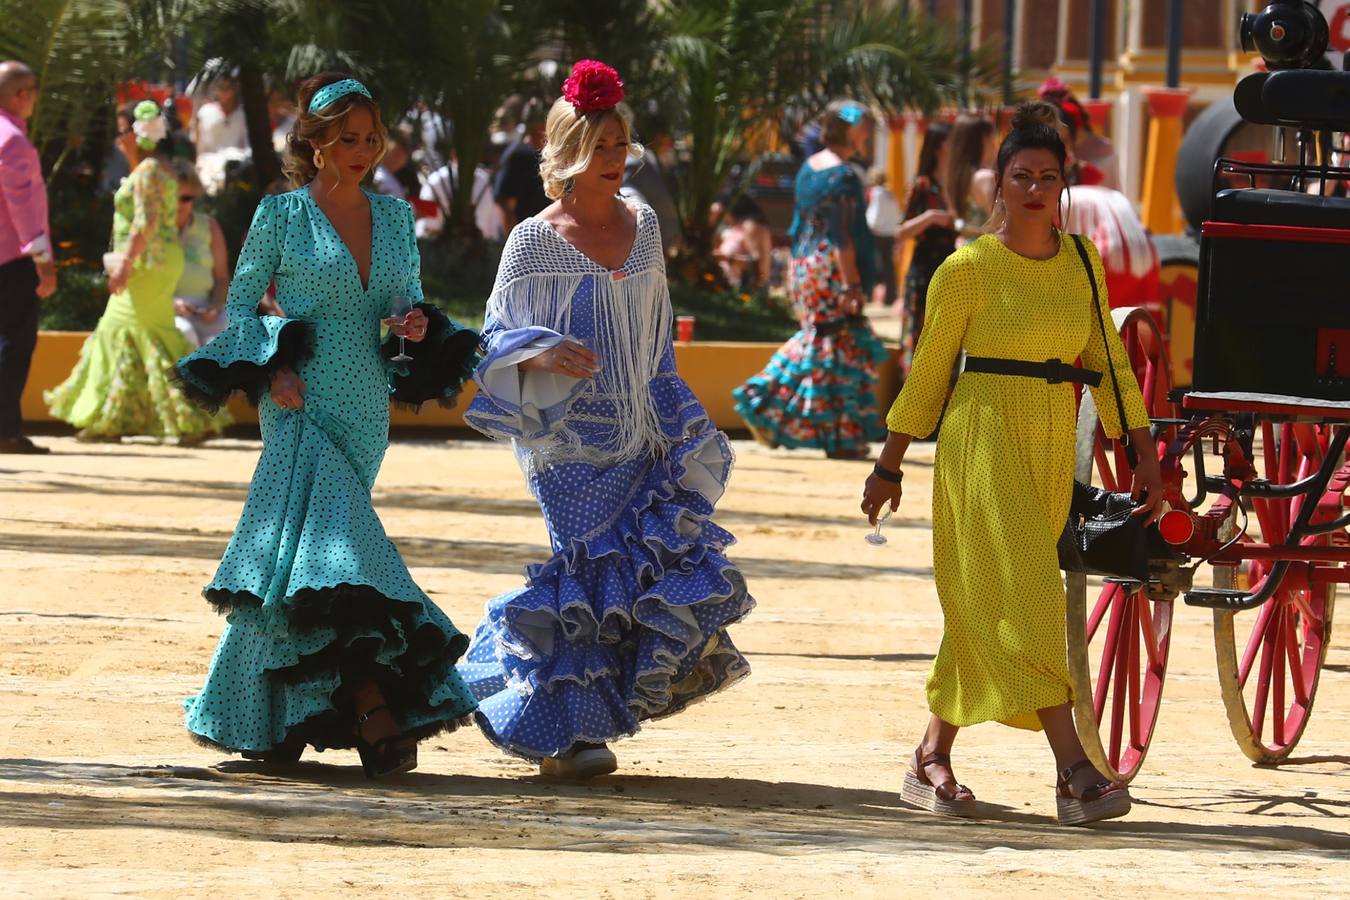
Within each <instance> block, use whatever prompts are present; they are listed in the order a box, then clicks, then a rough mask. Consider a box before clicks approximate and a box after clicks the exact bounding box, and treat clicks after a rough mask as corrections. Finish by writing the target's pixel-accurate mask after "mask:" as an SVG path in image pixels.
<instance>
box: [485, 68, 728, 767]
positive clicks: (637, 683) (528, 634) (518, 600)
mask: <svg viewBox="0 0 1350 900" xmlns="http://www.w3.org/2000/svg"><path fill="white" fill-rule="evenodd" d="M621 98H622V83H621V82H619V81H618V78H617V74H615V73H614V70H613V69H610V68H609V67H608V66H603V65H602V64H599V63H594V62H588V61H583V62H581V63H578V64H577V66H575V67H574V68H573V70H572V76H571V77H570V78H569V79H568V83H567V85H566V86H565V88H564V95H563V98H562V99H560V100H558V101H557V103H555V104H554V106H553V109H552V111H551V112H550V114H549V118H548V138H547V143H546V145H545V148H544V152H543V161H542V164H541V166H540V170H541V171H540V174H541V175H542V177H543V180H544V186H545V189H546V190H547V192H548V193H549V196H550V197H552V198H554V199H555V200H557V201H558V202H556V203H554V204H553V205H551V206H550V207H548V208H547V209H545V210H544V211H543V212H542V213H540V214H539V215H538V216H534V217H531V218H528V219H525V220H524V221H522V222H521V223H520V224H519V225H517V226H516V228H515V229H514V230H513V231H512V232H511V236H510V239H509V240H508V241H507V245H506V249H505V251H504V253H503V257H502V262H501V267H500V269H499V270H498V273H497V283H496V286H495V287H494V288H493V293H492V296H491V298H490V299H489V301H488V308H487V317H486V324H485V327H484V334H483V336H484V345H485V347H486V359H485V360H484V361H483V363H482V364H481V365H480V366H479V368H478V371H477V373H476V374H475V376H474V377H475V379H476V380H477V382H478V384H479V387H480V391H479V393H478V395H477V396H476V397H475V399H474V401H473V403H472V404H471V406H470V408H469V411H468V413H467V414H466V418H467V419H468V421H469V422H470V424H472V425H473V426H474V427H475V428H478V429H479V430H481V431H483V432H484V433H485V434H488V435H489V436H492V437H494V438H498V439H503V440H510V441H512V442H513V443H514V444H515V447H516V450H517V454H518V456H519V458H520V460H521V464H522V468H523V469H524V471H525V476H526V478H527V480H528V482H529V486H530V489H531V490H532V492H533V493H534V495H535V497H536V498H537V499H538V501H539V506H540V508H541V509H542V510H543V513H544V522H545V524H546V525H547V527H548V531H549V537H550V539H551V543H552V546H553V552H554V555H553V557H552V558H551V559H549V560H547V561H546V562H543V563H541V564H538V565H532V566H530V567H529V568H528V569H527V581H526V585H525V587H523V588H521V589H519V590H515V591H511V592H509V593H507V594H504V595H502V596H500V597H497V598H495V599H493V600H490V601H489V602H488V604H487V611H486V615H485V617H484V619H483V621H482V623H481V624H480V625H479V626H478V630H477V631H476V632H475V634H474V638H473V643H472V645H471V646H470V648H469V653H468V656H467V658H466V662H465V663H462V664H461V665H460V670H461V671H462V672H463V673H464V675H465V676H466V678H467V679H468V681H469V683H470V685H471V686H472V687H473V690H474V693H475V694H476V695H477V696H478V699H479V704H480V705H479V712H478V722H479V725H480V726H481V727H482V728H483V730H484V732H485V733H486V734H487V736H488V738H489V739H490V740H491V741H492V742H493V743H495V744H497V745H498V746H499V747H502V748H503V749H505V750H507V751H508V752H511V753H514V754H516V755H519V756H522V757H524V758H526V759H529V760H533V761H538V762H539V763H540V766H541V769H542V771H543V772H544V773H545V774H555V775H562V776H572V777H586V776H591V775H599V774H604V773H607V772H612V771H614V769H615V768H616V766H617V761H616V760H615V757H614V754H613V753H612V752H611V751H610V749H609V748H608V746H606V745H607V744H608V743H609V742H610V741H613V740H615V739H616V738H620V737H624V736H626V735H631V734H633V733H634V732H636V731H637V729H638V727H639V724H640V723H641V722H642V721H643V720H646V719H654V718H657V717H660V716H668V715H671V714H672V713H676V712H679V711H680V710H682V709H683V708H684V707H685V706H687V705H688V704H689V703H691V702H692V701H694V700H698V699H700V698H702V697H704V696H707V695H708V694H710V693H712V692H714V691H717V690H719V689H720V688H723V687H725V686H727V685H729V684H732V683H734V682H735V681H737V680H738V679H740V678H742V677H744V676H745V675H747V674H749V665H748V664H747V663H746V661H745V657H743V656H742V655H741V654H740V652H739V651H738V650H737V649H736V647H735V645H734V644H733V643H732V642H731V638H730V637H729V635H728V634H727V627H728V626H729V625H731V624H732V623H734V622H737V621H739V620H740V619H742V618H743V617H744V616H745V615H746V614H747V613H749V611H750V609H751V608H752V607H753V605H754V601H753V600H752V599H751V598H750V595H749V594H748V593H747V592H746V588H745V580H744V578H743V577H742V576H741V573H740V572H739V571H738V570H737V569H736V567H735V566H733V565H732V564H731V563H730V562H728V561H727V559H726V557H725V556H723V555H722V554H723V549H724V548H725V547H726V546H727V545H728V544H730V543H731V542H732V538H731V535H730V534H728V533H727V532H726V531H724V530H722V529H721V528H719V527H718V526H717V525H715V524H713V522H712V521H711V516H712V514H713V507H714V504H715V503H716V502H717V500H718V498H719V497H720V496H721V494H722V492H723V490H724V489H725V486H726V481H727V477H728V475H729V474H730V471H731V463H732V459H731V451H730V448H729V447H728V445H727V441H726V438H725V437H724V436H723V435H722V434H721V432H719V431H717V430H716V429H715V428H714V427H713V426H712V424H711V423H710V422H709V420H708V415H707V413H706V412H705V411H704V410H703V408H702V406H700V405H699V402H698V400H697V399H696V398H695V397H694V395H693V393H692V392H691V391H690V390H689V388H688V386H687V385H686V384H685V383H684V381H682V380H681V379H680V377H679V375H678V374H676V372H675V358H674V350H673V346H672V344H671V336H670V323H671V310H670V294H669V291H668V289H667V286H666V273H665V260H664V256H663V254H662V250H661V235H660V230H659V228H658V227H657V223H656V216H655V214H654V213H653V212H652V210H651V208H650V207H647V206H639V207H637V208H636V209H634V208H631V207H629V206H627V205H626V204H625V203H624V202H623V201H622V200H620V199H619V198H618V197H616V196H615V192H616V191H617V190H618V187H619V184H620V180H621V177H622V175H623V170H624V163H625V161H626V159H627V158H628V156H629V155H630V154H640V153H641V148H639V147H638V146H637V145H636V144H632V143H630V141H629V133H630V122H631V118H630V114H629V112H628V110H627V109H626V108H625V107H623V106H621V105H616V104H618V102H619V100H620V99H621ZM559 198H561V199H559Z"/></svg>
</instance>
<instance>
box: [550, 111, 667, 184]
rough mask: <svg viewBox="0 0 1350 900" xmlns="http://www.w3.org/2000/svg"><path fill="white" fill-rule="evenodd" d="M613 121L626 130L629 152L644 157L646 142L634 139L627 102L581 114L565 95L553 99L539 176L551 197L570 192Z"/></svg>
mask: <svg viewBox="0 0 1350 900" xmlns="http://www.w3.org/2000/svg"><path fill="white" fill-rule="evenodd" d="M611 120H613V121H615V122H618V123H619V127H620V128H621V129H623V137H624V140H626V141H628V155H629V156H630V157H632V158H633V159H638V158H640V157H641V156H642V152H643V151H642V145H641V144H639V143H636V142H635V141H634V140H633V113H632V110H630V109H629V108H628V107H627V105H625V104H623V103H620V104H619V105H618V106H615V107H613V108H611V109H601V110H596V111H595V112H589V113H578V112H577V110H576V107H574V106H573V105H572V104H571V103H570V102H568V100H567V99H566V98H564V97H559V98H558V99H557V100H555V101H554V102H553V108H552V109H550V110H549V111H548V122H547V124H546V125H545V126H544V129H545V138H544V149H543V152H542V153H540V160H539V177H540V178H541V179H542V180H543V182H544V193H545V194H546V195H548V198H549V199H550V200H557V199H559V198H561V197H563V196H564V195H566V194H567V193H569V192H570V190H571V181H572V179H574V178H576V177H577V176H578V175H580V174H581V173H582V172H584V171H586V167H587V166H589V165H590V164H591V157H592V156H593V155H594V154H595V147H596V144H598V143H600V132H601V131H603V130H604V128H605V125H606V124H607V123H608V122H610V121H611Z"/></svg>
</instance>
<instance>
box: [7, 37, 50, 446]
mask: <svg viewBox="0 0 1350 900" xmlns="http://www.w3.org/2000/svg"><path fill="white" fill-rule="evenodd" d="M37 96H38V85H37V77H36V76H35V75H34V74H33V70H32V69H30V68H28V67H27V66H25V65H24V64H23V63H20V62H12V61H11V62H2V63H0V453H47V452H49V451H48V450H47V448H46V447H39V446H38V445H36V444H34V443H33V442H32V441H30V440H28V438H26V437H24V436H23V434H22V433H21V428H22V418H21V416H20V413H19V398H20V397H21V396H22V395H23V386H24V384H25V382H27V381H28V364H29V362H30V361H31V360H32V358H33V348H34V347H35V346H37V324H38V302H39V300H41V299H42V298H45V297H50V296H51V295H52V294H53V293H54V292H55V291H56V263H55V261H54V260H53V259H52V241H51V228H50V226H49V225H48V224H47V187H46V185H44V184H43V183H42V164H41V161H40V160H39V159H38V153H37V149H36V148H34V147H33V144H32V143H31V142H30V141H29V140H28V118H29V117H30V116H31V115H32V114H33V107H34V106H36V105H37Z"/></svg>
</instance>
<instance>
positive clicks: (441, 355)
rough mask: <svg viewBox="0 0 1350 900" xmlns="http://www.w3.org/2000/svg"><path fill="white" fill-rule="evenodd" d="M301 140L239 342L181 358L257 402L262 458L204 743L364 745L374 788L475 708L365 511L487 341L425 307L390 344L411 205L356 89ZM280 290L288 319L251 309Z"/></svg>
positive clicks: (233, 572)
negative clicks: (416, 424) (388, 178)
mask: <svg viewBox="0 0 1350 900" xmlns="http://www.w3.org/2000/svg"><path fill="white" fill-rule="evenodd" d="M300 106H301V109H304V110H306V112H305V114H304V115H303V116H301V117H300V119H299V121H298V122H297V124H296V126H295V127H294V129H293V130H292V133H291V136H290V138H289V148H288V153H287V160H286V167H287V173H288V175H290V177H291V180H292V183H293V184H304V185H305V186H304V187H301V188H299V190H295V191H292V192H290V193H288V194H282V195H280V196H275V197H266V198H264V200H263V202H262V203H261V204H260V205H259V207H258V211H257V214H256V215H255V216H254V219H253V224H252V226H251V227H250V229H249V233H248V238H247V240H246V241H245V244H244V247H243V250H242V252H241V254H240V257H239V263H238V266H237V268H236V270H235V275H234V280H233V281H232V283H231V284H230V292H229V298H228V301H227V306H226V309H227V313H228V316H229V325H228V327H227V328H226V330H225V331H224V332H223V333H221V334H220V335H219V336H218V337H216V338H215V339H214V340H212V341H211V343H209V344H208V345H207V346H205V347H203V348H202V349H201V350H199V351H197V352H196V353H193V354H192V355H190V356H187V357H184V358H183V359H182V360H180V361H179V363H178V366H177V375H178V378H179V381H180V383H181V384H182V386H183V387H184V389H185V390H186V391H187V393H188V394H189V395H190V396H192V397H194V398H195V399H197V400H199V401H200V402H202V403H203V404H204V405H207V406H219V405H220V404H221V403H223V402H224V401H225V400H226V399H227V398H228V396H229V395H230V394H231V393H232V392H233V391H235V390H244V391H246V392H248V393H250V394H251V395H252V396H253V397H254V398H255V399H257V401H258V418H259V421H260V423H261V426H262V434H263V451H262V457H261V459H259V461H258V468H257V470H256V472H255V473H254V476H253V483H252V485H251V487H250V488H249V493H248V499H247V501H246V502H245V504H244V512H243V516H242V517H241V518H240V520H239V525H238V527H237V528H236V530H235V533H234V536H233V538H232V539H231V540H230V543H229V546H228V548H227V549H226V551H225V557H224V559H222V560H221V563H220V568H219V569H218V570H217V572H216V575H215V578H213V579H212V580H211V583H210V584H209V585H207V587H206V589H205V591H204V594H205V596H206V598H207V599H208V600H209V601H210V602H211V603H212V605H214V606H215V607H216V608H217V609H218V610H220V611H221V612H224V613H228V614H229V615H228V620H227V621H228V624H227V625H226V627H225V631H224V633H223V634H222V635H221V638H220V643H219V644H218V646H217V647H216V653H215V657H214V658H213V659H212V661H211V668H210V672H209V674H208V675H207V679H206V684H205V686H204V687H203V688H202V690H201V692H200V693H198V694H197V695H196V696H195V697H192V698H189V700H188V701H187V704H186V705H187V722H186V724H187V727H188V730H189V731H190V732H191V733H192V735H193V736H194V737H196V738H198V739H199V740H200V741H202V742H205V743H208V744H210V745H213V746H217V747H220V748H223V749H226V750H229V751H231V752H242V753H243V754H244V755H245V756H247V757H250V758H256V759H263V760H267V761H274V762H284V761H293V760H295V759H297V758H298V757H299V755H300V753H301V751H302V750H303V749H304V747H305V746H306V745H312V746H313V747H315V748H316V749H318V750H323V749H325V748H328V747H352V746H355V747H357V749H358V750H359V751H360V752H361V760H362V764H363V766H364V767H365V771H366V774H367V775H368V776H370V777H383V776H385V775H391V774H396V773H398V772H404V771H408V770H409V769H411V768H413V767H415V766H416V764H417V741H418V740H419V739H421V738H424V737H426V736H428V735H431V734H433V733H436V732H438V731H442V730H445V729H448V728H452V727H454V726H456V725H457V724H459V723H460V722H461V721H462V720H465V717H466V716H467V715H468V714H469V713H470V712H472V711H473V709H474V707H475V705H476V704H475V701H474V699H473V695H472V693H471V692H470V691H469V690H468V688H467V686H466V685H465V684H464V682H463V681H462V680H461V678H460V676H459V674H458V673H457V671H456V669H455V662H456V661H457V660H458V659H459V657H460V656H461V655H462V654H463V652H464V650H465V649H466V647H467V645H468V640H467V639H466V638H465V636H464V635H462V634H461V633H460V632H459V631H457V630H456V629H455V626H454V625H453V624H452V623H451V622H450V620H449V619H448V618H447V617H446V616H445V614H444V613H442V612H441V611H440V610H439V609H437V608H436V606H435V605H434V604H432V602H431V601H430V600H429V599H428V598H427V596H426V594H424V593H423V592H422V590H421V589H420V588H418V586H417V585H416V584H415V583H413V580H412V578H411V576H410V575H409V574H408V569H407V567H406V566H405V565H404V563H403V560H402V559H401V558H400V556H399V553H398V550H397V549H395V547H394V545H393V543H391V542H390V540H389V539H388V537H386V536H385V533H384V529H383V527H382V526H381V525H380V521H379V518H378V517H377V516H376V515H375V511H374V509H372V507H371V501H370V491H371V488H372V486H373V485H374V482H375V476H376V474H377V472H378V471H379V467H380V462H381V460H382V459H383V457H384V452H385V449H386V448H387V447H388V443H389V401H390V397H391V394H392V396H393V398H394V399H395V400H405V401H408V402H411V403H418V402H421V401H424V400H440V399H448V398H450V397H452V396H453V395H454V393H455V392H456V391H457V390H458V388H459V387H460V385H461V384H462V382H463V381H464V380H465V378H466V377H467V376H468V374H469V373H470V372H471V371H472V369H473V365H474V364H475V363H476V362H477V355H476V350H475V348H476V345H477V341H478V335H477V334H475V333H474V332H472V331H469V330H465V329H460V328H458V326H456V325H454V324H453V323H451V322H450V321H449V320H448V319H446V318H445V317H444V316H443V315H441V314H440V313H439V312H437V311H436V310H435V309H434V308H433V307H430V306H427V305H425V304H421V303H419V304H418V305H417V307H416V309H414V310H413V312H412V313H411V314H409V315H408V316H407V318H406V320H404V322H403V323H402V324H393V322H392V320H391V327H392V328H393V329H394V331H395V332H396V333H401V334H403V335H404V336H405V337H406V338H407V340H408V341H409V342H410V343H409V344H408V348H409V351H410V352H411V353H412V355H413V361H412V362H411V363H406V364H404V365H403V366H401V367H399V368H395V367H394V365H393V364H392V363H390V362H388V361H387V357H389V356H391V355H393V350H392V348H393V347H396V346H397V344H398V341H397V340H396V339H392V338H391V340H390V341H386V344H385V347H384V348H382V347H381V343H380V322H381V319H382V318H384V317H385V316H388V315H389V309H390V303H391V298H393V297H396V296H406V297H408V298H410V299H411V300H413V301H420V300H421V299H422V288H421V269H420V262H419V257H418V250H417V243H416V240H415V238H414V235H413V216H412V210H411V208H410V207H409V206H408V204H407V203H405V202H403V201H402V200H396V199H394V198H392V197H385V196H381V195H378V194H373V193H368V192H366V191H363V190H362V189H361V187H360V184H361V180H362V178H363V177H364V176H365V175H366V174H367V173H368V172H369V171H370V169H371V168H372V167H373V166H374V165H375V163H376V162H378V160H379V158H380V156H382V155H383V149H384V134H385V131H384V127H383V125H382V124H381V122H380V116H379V107H378V106H376V105H375V103H374V102H373V101H372V100H371V99H370V94H369V93H368V92H367V90H366V88H365V87H363V86H362V85H361V84H360V83H359V82H357V81H354V80H352V79H348V78H345V77H343V76H340V75H320V76H315V77H314V78H313V79H311V80H310V81H308V82H306V83H305V85H304V86H303V87H302V90H301V95H300ZM274 278H275V281H276V289H277V302H278V304H279V305H280V306H281V308H282V309H283V310H284V311H285V317H284V318H282V317H276V316H259V315H258V314H257V311H256V307H257V304H258V301H259V299H260V298H261V297H262V295H263V292H264V291H265V290H266V289H267V286H268V283H269V282H270V281H272V280H273V279H274Z"/></svg>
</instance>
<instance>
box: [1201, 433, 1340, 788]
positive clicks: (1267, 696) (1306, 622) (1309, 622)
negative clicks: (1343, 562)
mask: <svg viewBox="0 0 1350 900" xmlns="http://www.w3.org/2000/svg"><path fill="white" fill-rule="evenodd" d="M1260 435H1261V446H1260V447H1259V448H1257V452H1256V461H1255V463H1256V465H1257V467H1258V468H1259V469H1260V470H1261V475H1262V477H1263V478H1265V479H1267V480H1268V481H1270V482H1271V483H1272V484H1291V483H1293V482H1295V481H1299V480H1301V479H1304V478H1307V477H1309V476H1311V475H1312V474H1313V473H1315V472H1316V471H1317V470H1318V469H1319V467H1320V466H1321V465H1322V462H1323V460H1324V459H1325V453H1326V449H1327V444H1328V441H1329V438H1330V429H1328V428H1326V427H1323V426H1315V425H1305V424H1298V425H1296V424H1293V423H1289V422H1285V423H1281V424H1278V425H1277V424H1272V423H1270V422H1262V423H1261V425H1260ZM1345 486H1346V477H1345V472H1344V470H1342V473H1340V474H1338V475H1337V476H1335V477H1333V478H1332V482H1331V484H1330V485H1329V486H1328V489H1327V492H1326V493H1325V494H1324V495H1323V496H1322V497H1321V498H1303V497H1293V498H1271V499H1264V498H1254V499H1253V500H1252V501H1251V503H1252V508H1253V511H1254V512H1255V514H1256V518H1257V521H1258V522H1259V524H1260V528H1261V536H1262V538H1263V539H1264V540H1265V541H1267V542H1269V543H1280V542H1282V541H1284V540H1285V539H1286V536H1287V535H1288V534H1289V530H1290V526H1291V524H1292V523H1293V521H1294V519H1295V517H1296V516H1297V515H1298V514H1299V510H1300V507H1301V505H1302V504H1303V503H1319V507H1320V508H1319V510H1318V512H1317V516H1316V517H1315V519H1314V521H1318V520H1323V521H1327V520H1329V519H1330V518H1335V517H1337V516H1339V515H1340V511H1341V509H1342V508H1343V505H1344V500H1343V495H1342V492H1343V491H1344V489H1345ZM1319 501H1320V502H1319ZM1245 539H1247V540H1250V539H1249V538H1245ZM1301 543H1302V544H1303V545H1304V546H1318V545H1326V544H1332V543H1335V544H1343V543H1345V536H1344V533H1343V532H1334V533H1332V534H1324V535H1313V536H1310V537H1307V538H1304V539H1303V541H1302V542H1301ZM1273 566H1274V564H1273V563H1271V562H1269V561H1263V560H1247V561H1246V562H1244V563H1242V564H1241V565H1239V566H1226V567H1222V568H1221V567H1215V581H1216V584H1217V586H1219V587H1230V588H1232V587H1235V588H1239V589H1241V590H1244V591H1256V590H1260V589H1261V587H1262V586H1263V585H1264V584H1265V581H1266V579H1267V578H1269V577H1270V576H1271V570H1272V568H1273ZM1314 566H1315V564H1312V563H1298V562H1296V563H1293V564H1291V565H1290V567H1289V570H1288V572H1287V573H1286V574H1285V577H1284V578H1283V580H1282V581H1281V582H1280V585H1279V587H1278V588H1277V589H1276V591H1275V593H1274V595H1273V596H1272V597H1271V598H1270V599H1269V600H1267V601H1266V602H1265V603H1264V604H1262V605H1261V606H1260V607H1258V608H1256V609H1254V610H1250V611H1247V612H1238V613H1234V612H1229V611H1226V610H1215V611H1214V651H1215V655H1216V658H1217V661H1218V669H1219V686H1220V688H1221V690H1222V692H1223V702H1224V707H1225V708H1226V710H1227V712H1228V724H1229V727H1230V728H1231V729H1232V731H1233V737H1234V738H1236V739H1237V742H1238V746H1239V747H1241V748H1242V752H1243V753H1245V754H1246V755H1247V757H1248V758H1249V759H1251V760H1252V761H1253V762H1257V763H1265V764H1273V763H1278V762H1280V761H1281V760H1283V759H1284V758H1286V757H1287V756H1288V755H1289V754H1290V753H1291V752H1293V749H1294V747H1295V746H1296V745H1297V744H1298V741H1299V738H1301V737H1302V736H1303V730H1304V729H1305V728H1307V727H1308V720H1309V718H1310V717H1311V715H1312V707H1313V700H1314V699H1315V698H1316V696H1317V685H1318V680H1319V678H1320V676H1321V672H1322V664H1323V662H1324V661H1325V659H1326V654H1327V645H1328V644H1329V643H1330V638H1331V620H1332V613H1333V611H1334V609H1335V601H1336V593H1335V587H1334V585H1331V584H1327V583H1319V582H1318V580H1317V579H1316V577H1315V572H1314Z"/></svg>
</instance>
